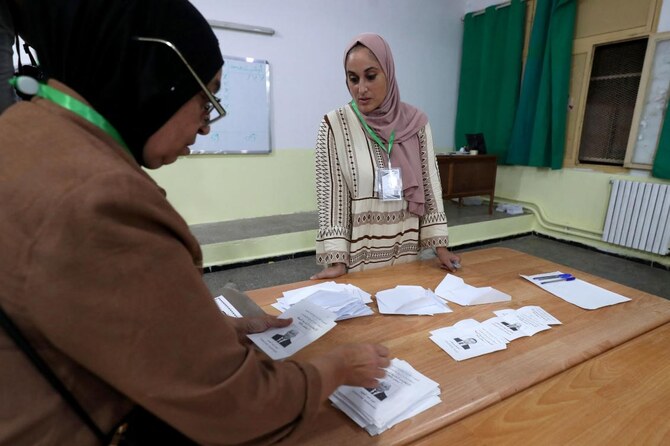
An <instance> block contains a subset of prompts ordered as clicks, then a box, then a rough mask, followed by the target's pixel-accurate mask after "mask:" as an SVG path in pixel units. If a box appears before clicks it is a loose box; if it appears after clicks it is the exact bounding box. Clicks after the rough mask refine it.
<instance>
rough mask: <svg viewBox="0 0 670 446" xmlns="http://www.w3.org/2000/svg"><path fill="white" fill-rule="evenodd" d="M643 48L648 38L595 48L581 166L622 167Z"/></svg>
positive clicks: (641, 65) (639, 76) (585, 118)
mask: <svg viewBox="0 0 670 446" xmlns="http://www.w3.org/2000/svg"><path fill="white" fill-rule="evenodd" d="M646 49H647V38H643V39H637V40H629V41H624V42H617V43H611V44H606V45H601V46H598V47H596V48H595V52H594V56H593V65H592V68H591V78H590V82H589V88H588V95H587V99H586V107H585V109H584V120H583V126H582V133H581V140H580V144H579V162H580V163H584V164H607V165H614V166H623V165H624V160H625V158H626V148H627V146H628V140H629V134H630V130H631V124H632V122H633V113H634V111H635V104H636V101H637V92H638V88H639V86H640V79H641V76H642V67H643V65H644V59H645V52H646Z"/></svg>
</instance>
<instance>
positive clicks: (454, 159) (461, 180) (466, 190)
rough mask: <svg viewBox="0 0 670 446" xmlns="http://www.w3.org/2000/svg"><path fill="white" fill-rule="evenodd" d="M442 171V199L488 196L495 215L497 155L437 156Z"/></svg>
mask: <svg viewBox="0 0 670 446" xmlns="http://www.w3.org/2000/svg"><path fill="white" fill-rule="evenodd" d="M436 158H437V166H438V168H439V170H440V182H441V184H442V198H443V199H445V200H449V199H451V198H458V204H459V205H460V204H462V201H463V197H472V196H475V195H488V196H489V197H490V200H489V214H492V213H493V197H494V195H495V189H496V171H497V167H498V166H497V158H496V157H495V155H437V157H436Z"/></svg>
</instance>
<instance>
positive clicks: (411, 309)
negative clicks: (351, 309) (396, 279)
mask: <svg viewBox="0 0 670 446" xmlns="http://www.w3.org/2000/svg"><path fill="white" fill-rule="evenodd" d="M375 297H376V298H377V308H379V312H380V313H384V314H415V315H425V314H428V315H431V316H432V315H433V314H438V313H451V309H450V308H449V307H448V306H447V304H446V303H445V302H444V301H443V300H442V299H440V298H439V297H437V296H436V295H435V293H433V292H432V291H431V290H427V289H425V288H423V287H420V286H414V285H398V286H396V287H395V288H392V289H390V290H383V291H378V292H377V294H376V295H375Z"/></svg>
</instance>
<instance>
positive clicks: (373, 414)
mask: <svg viewBox="0 0 670 446" xmlns="http://www.w3.org/2000/svg"><path fill="white" fill-rule="evenodd" d="M330 401H331V402H332V403H333V404H334V405H335V406H336V407H337V408H338V409H340V410H341V411H342V412H344V413H346V414H347V415H348V416H349V417H350V418H351V419H352V420H354V421H355V422H356V424H358V425H359V426H360V427H362V428H364V429H365V430H366V431H368V433H369V434H370V435H378V434H381V433H382V432H384V431H385V430H386V429H389V428H391V427H393V426H394V425H395V424H397V423H399V422H401V421H404V420H406V419H408V418H411V417H413V416H415V415H418V414H419V413H421V412H423V411H424V410H427V409H429V408H431V407H433V406H434V405H436V404H438V403H440V402H441V401H442V400H441V399H440V387H439V385H438V384H437V383H436V382H435V381H433V380H431V379H429V378H427V377H426V376H424V375H422V374H421V373H419V372H417V371H416V370H415V369H414V368H413V367H412V366H411V365H409V364H408V363H407V362H406V361H403V360H401V359H398V358H395V359H393V360H392V361H391V365H390V366H389V367H388V368H387V369H386V377H385V378H384V379H383V380H381V381H379V384H378V385H377V387H375V388H365V387H351V386H340V387H339V388H338V389H337V390H336V391H335V392H334V393H333V394H332V395H331V396H330Z"/></svg>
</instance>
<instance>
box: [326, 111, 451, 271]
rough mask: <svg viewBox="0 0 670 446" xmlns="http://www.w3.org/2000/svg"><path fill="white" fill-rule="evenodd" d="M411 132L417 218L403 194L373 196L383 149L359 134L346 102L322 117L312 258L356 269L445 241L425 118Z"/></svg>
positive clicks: (404, 258)
mask: <svg viewBox="0 0 670 446" xmlns="http://www.w3.org/2000/svg"><path fill="white" fill-rule="evenodd" d="M416 138H418V139H419V147H420V150H421V170H422V177H423V186H424V191H425V200H426V201H425V213H424V215H423V216H422V217H418V216H417V215H415V214H412V213H410V212H409V211H408V208H407V207H408V203H407V201H405V200H397V201H382V200H380V199H379V198H378V194H377V193H376V192H375V191H374V184H375V181H376V178H375V176H376V169H377V168H380V167H388V156H387V154H386V152H385V151H384V149H382V148H381V147H380V146H379V145H378V144H377V143H375V142H374V141H372V140H370V139H369V138H367V137H366V134H365V130H364V129H363V127H362V126H361V124H360V121H359V120H358V118H357V117H356V115H355V113H354V111H353V110H352V108H351V106H349V105H346V106H345V107H342V108H339V109H337V110H334V111H332V112H330V113H328V114H327V115H326V116H325V117H324V119H323V120H322V121H321V126H320V128H319V134H318V139H317V144H316V192H317V201H318V207H319V231H318V233H317V238H316V258H317V263H319V264H324V265H327V264H333V263H345V264H346V265H347V267H348V270H349V271H362V270H364V269H370V268H378V267H381V266H387V265H393V264H399V263H406V262H410V261H413V260H416V258H417V256H418V254H419V252H420V251H421V249H423V248H435V247H438V246H444V247H446V246H448V244H449V237H448V230H447V217H446V215H445V214H444V206H443V203H442V189H441V186H440V177H439V172H438V170H437V161H436V160H435V153H434V151H433V138H432V134H431V130H430V125H429V124H426V126H424V127H423V128H422V129H421V130H420V131H419V132H418V133H417V134H416Z"/></svg>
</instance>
